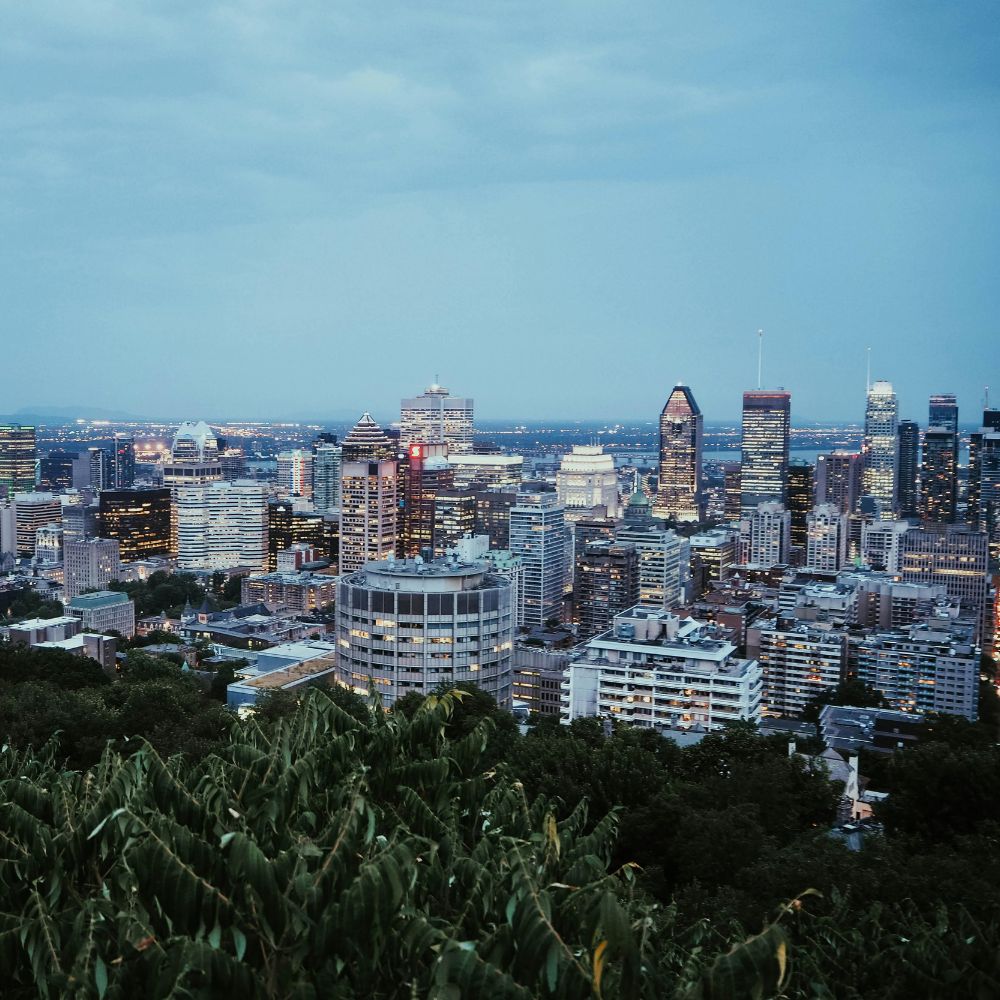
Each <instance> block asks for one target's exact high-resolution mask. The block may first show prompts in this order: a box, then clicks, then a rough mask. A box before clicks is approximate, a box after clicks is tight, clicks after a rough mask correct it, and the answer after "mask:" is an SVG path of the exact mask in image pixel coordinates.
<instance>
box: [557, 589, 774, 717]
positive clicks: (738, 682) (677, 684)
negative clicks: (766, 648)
mask: <svg viewBox="0 0 1000 1000" xmlns="http://www.w3.org/2000/svg"><path fill="white" fill-rule="evenodd" d="M715 636H716V633H715V632H714V631H713V629H711V628H710V627H709V626H706V625H705V624H703V623H701V622H698V621H695V620H694V619H692V618H687V619H680V618H678V617H677V616H676V615H672V614H670V613H669V612H666V611H660V610H653V609H650V608H645V607H641V606H640V607H635V608H631V609H629V610H628V611H625V612H623V613H622V614H620V615H616V616H615V619H614V622H613V624H612V627H611V629H609V630H608V631H607V632H604V633H602V634H601V635H597V636H595V637H594V638H593V639H591V640H590V641H589V642H588V643H587V645H586V647H585V648H584V649H583V650H582V651H581V652H579V653H577V654H576V655H574V656H573V658H572V659H571V660H570V664H569V667H568V668H567V670H566V680H565V681H564V682H563V685H562V691H563V711H562V716H563V720H564V721H566V722H572V721H573V720H574V719H583V718H591V717H594V716H597V717H600V718H609V719H616V720H618V721H620V722H624V723H628V724H630V725H635V726H643V727H645V728H648V729H654V730H657V731H662V732H664V733H671V732H678V731H679V732H684V731H692V730H693V731H695V732H704V731H709V732H711V731H713V730H718V729H722V728H724V727H725V726H726V725H727V724H729V723H733V722H738V721H741V720H745V721H750V722H757V721H759V719H760V714H761V690H762V683H761V669H760V665H759V664H758V663H757V661H756V660H745V659H740V658H739V657H737V656H736V647H735V646H734V645H733V644H732V643H731V642H728V641H726V640H724V639H719V638H716V637H715Z"/></svg>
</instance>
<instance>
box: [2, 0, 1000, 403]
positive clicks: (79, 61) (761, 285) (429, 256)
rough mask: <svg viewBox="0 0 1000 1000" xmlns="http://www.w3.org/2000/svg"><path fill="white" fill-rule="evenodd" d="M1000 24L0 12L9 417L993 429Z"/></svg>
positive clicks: (784, 11)
mask: <svg viewBox="0 0 1000 1000" xmlns="http://www.w3.org/2000/svg"><path fill="white" fill-rule="evenodd" d="M998 263H1000V17H998V16H997V11H996V6H995V4H993V3H978V2H962V3H958V4H942V3H939V2H935V3H921V2H915V0H907V2H899V3H894V2H880V3H870V2H865V3H852V2H846V0H845V2H838V3H834V4H804V3H801V2H792V3H782V2H769V3H766V4H748V3H746V2H745V0H743V2H739V3H713V4H695V3H685V4H674V3H669V2H664V0H656V2H651V3H643V2H634V3H630V4H617V3H616V4H612V3H597V2H590V0H575V2H571V3H561V2H555V0H553V2H548V3H538V2H537V0H531V2H524V3H522V2H513V0H511V2H503V0H499V2H497V0H494V2H490V3H467V2H466V3H444V2H433V0H428V2H424V3H419V4H414V3H392V2H384V3H371V2H368V3H360V2H359V3H347V2H338V0H318V2H314V0H289V2H285V0H267V2H264V0H242V2H235V0H234V2H212V0H171V2H169V3H164V2H162V0H157V2H148V0H127V2H126V0H61V2H53V0H31V3H24V2H23V0H0V345H2V346H0V413H4V412H7V413H10V412H15V411H17V410H18V409H23V408H38V407H56V406H70V407H73V406H79V407H80V408H81V411H83V410H86V409H87V407H88V406H89V407H94V406H99V407H102V408H105V409H113V410H118V411H123V412H128V413H133V414H136V415H139V416H149V417H168V416H170V417H181V416H189V417H208V418H220V417H231V418H238V417H244V418H252V417H264V418H267V417H270V418H291V419H302V418H311V419H338V418H343V417H350V416H351V415H354V414H357V413H360V411H361V410H363V409H369V410H371V411H372V412H373V413H375V415H376V416H380V417H381V418H383V419H390V418H392V417H393V416H395V417H396V418H397V419H398V400H399V398H400V397H401V396H409V395H414V394H416V393H418V392H420V391H421V390H422V389H423V388H424V387H425V386H427V385H428V384H430V382H431V381H433V380H434V378H435V377H437V378H438V379H439V380H440V381H441V382H442V383H443V384H445V385H447V386H448V387H449V388H450V389H451V390H452V391H453V392H454V393H455V394H457V395H465V396H472V397H474V399H475V400H476V409H477V414H478V415H480V416H482V417H483V418H492V419H508V418H510V419H517V418H520V419H543V418H569V419H573V418H576V419H580V418H594V419H608V420H618V419H622V420H634V419H639V418H643V417H649V418H650V419H653V418H655V417H656V415H657V414H658V413H659V410H660V408H661V407H662V405H663V403H664V401H665V400H666V397H667V395H668V394H669V391H670V388H671V387H672V386H673V385H674V383H675V382H678V381H683V382H687V383H688V384H689V385H691V387H692V389H693V391H694V394H695V396H696V398H697V400H698V401H699V403H700V405H701V409H702V411H703V412H704V413H705V417H706V419H707V420H724V419H731V418H734V417H736V416H737V415H738V414H739V409H740V393H741V392H742V391H743V390H744V389H748V388H754V386H755V385H756V381H757V336H756V330H757V329H758V328H763V329H764V330H765V336H764V345H765V347H764V383H765V385H768V386H777V385H781V386H783V387H785V388H787V389H790V390H791V391H792V413H793V421H794V419H796V418H798V419H799V420H834V419H852V418H853V419H860V417H861V416H862V414H863V408H864V386H865V356H866V348H867V347H868V346H870V347H871V348H872V376H873V378H888V379H890V380H892V381H893V383H894V384H895V386H896V389H897V392H898V393H899V397H900V404H901V415H902V416H907V417H911V418H915V419H920V420H922V421H925V420H926V408H927V404H926V400H927V396H928V394H929V393H931V392H947V391H951V392H955V393H957V394H958V397H959V403H960V407H961V419H962V421H963V422H965V421H966V420H969V421H971V420H973V419H974V415H975V411H976V410H977V409H978V408H979V407H980V406H981V401H982V396H983V386H984V385H985V384H990V383H991V382H992V384H993V385H994V386H995V391H994V397H993V398H994V400H995V401H1000V281H998V276H1000V267H998Z"/></svg>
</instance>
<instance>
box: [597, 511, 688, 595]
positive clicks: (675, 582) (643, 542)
mask: <svg viewBox="0 0 1000 1000" xmlns="http://www.w3.org/2000/svg"><path fill="white" fill-rule="evenodd" d="M614 537H615V541H616V542H619V543H626V544H629V545H633V546H634V547H635V550H636V552H637V554H638V557H639V599H638V603H640V604H642V605H644V606H646V607H651V608H659V609H663V610H669V609H671V608H676V607H679V606H680V605H682V604H684V603H685V602H686V601H687V599H688V590H689V587H690V580H691V546H690V542H689V541H688V539H687V538H682V537H681V536H680V535H678V534H677V532H676V531H674V530H673V529H671V528H668V527H667V526H666V524H665V522H664V521H662V520H661V519H660V518H656V517H653V516H652V513H651V508H650V503H649V500H648V499H647V498H646V496H645V495H644V494H643V493H641V492H636V493H634V494H633V495H632V497H631V499H630V500H629V502H628V504H627V505H626V508H625V517H624V520H623V522H622V523H621V524H620V525H619V526H618V527H616V528H615V533H614Z"/></svg>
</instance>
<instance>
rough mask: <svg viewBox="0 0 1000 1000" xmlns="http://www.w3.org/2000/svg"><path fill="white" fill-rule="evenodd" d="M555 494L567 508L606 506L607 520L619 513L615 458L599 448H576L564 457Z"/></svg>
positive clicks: (590, 446) (578, 445)
mask: <svg viewBox="0 0 1000 1000" xmlns="http://www.w3.org/2000/svg"><path fill="white" fill-rule="evenodd" d="M556 493H557V494H558V496H559V502H560V503H561V504H562V505H563V506H564V507H567V508H590V507H599V506H604V507H607V509H608V517H610V518H616V517H618V513H619V504H620V502H619V499H618V474H617V473H616V472H615V460H614V456H613V455H605V454H604V448H603V447H602V446H601V445H599V444H595V445H590V444H575V445H573V450H572V451H571V452H570V453H569V454H568V455H563V457H562V462H561V463H560V466H559V471H558V472H557V473H556Z"/></svg>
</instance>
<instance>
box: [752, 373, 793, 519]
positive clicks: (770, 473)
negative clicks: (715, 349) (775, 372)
mask: <svg viewBox="0 0 1000 1000" xmlns="http://www.w3.org/2000/svg"><path fill="white" fill-rule="evenodd" d="M791 412H792V394H791V393H790V392H785V391H783V390H776V391H770V390H766V389H754V390H753V391H751V392H745V393H743V462H742V466H741V469H740V509H741V510H742V511H743V512H744V514H746V513H749V512H751V511H754V510H756V509H757V505H758V504H762V503H770V502H772V501H776V502H777V503H780V504H785V503H787V502H788V442H789V432H790V429H791Z"/></svg>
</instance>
